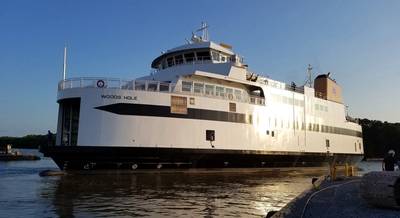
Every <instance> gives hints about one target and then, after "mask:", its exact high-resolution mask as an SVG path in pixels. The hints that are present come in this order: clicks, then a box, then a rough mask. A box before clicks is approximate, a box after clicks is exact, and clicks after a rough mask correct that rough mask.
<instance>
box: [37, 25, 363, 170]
mask: <svg viewBox="0 0 400 218" xmlns="http://www.w3.org/2000/svg"><path fill="white" fill-rule="evenodd" d="M207 27H208V26H207V25H205V24H203V25H202V26H201V28H200V29H199V30H197V31H195V32H194V33H192V38H191V40H187V43H185V44H184V45H182V46H179V47H176V48H173V49H170V50H167V51H165V52H162V53H161V55H160V56H158V57H156V58H155V59H154V60H153V62H152V63H151V67H152V69H153V71H152V73H151V74H150V75H147V76H142V77H140V78H137V79H135V80H122V79H115V78H103V77H99V78H88V77H83V78H65V66H64V79H63V80H61V81H60V82H59V84H58V95H57V102H58V104H59V109H58V125H57V136H56V142H55V145H52V146H45V147H42V148H41V151H42V152H43V153H44V155H45V156H48V157H51V158H52V159H53V160H54V161H55V163H56V164H57V165H58V167H59V168H60V169H62V170H81V169H85V170H95V169H129V170H136V169H165V168H242V167H245V168H251V167H260V168H282V167H319V166H325V165H327V164H328V163H332V162H335V163H348V164H356V163H357V162H359V161H360V160H361V159H362V158H363V154H364V150H363V139H362V129H361V126H360V125H359V124H358V122H357V120H355V119H352V118H351V117H349V116H347V112H346V106H345V105H344V103H343V98H342V89H341V87H340V85H339V84H338V83H337V82H336V81H335V80H334V79H333V78H332V76H331V75H330V73H326V74H320V75H318V76H316V78H315V79H312V77H311V74H312V72H311V71H312V68H311V66H309V67H308V69H307V72H308V76H307V78H309V79H308V82H307V83H306V84H303V85H301V86H297V85H296V84H294V83H292V84H286V83H284V82H280V81H277V80H273V79H271V78H269V77H267V76H263V75H261V74H257V73H255V72H252V71H250V70H249V67H248V65H247V64H245V63H244V60H243V58H242V57H241V56H240V55H238V54H237V53H235V52H234V51H233V49H232V46H230V45H228V44H225V43H216V42H213V41H210V40H209V39H208V31H207ZM64 60H65V58H64Z"/></svg>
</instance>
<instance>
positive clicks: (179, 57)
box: [175, 55, 183, 65]
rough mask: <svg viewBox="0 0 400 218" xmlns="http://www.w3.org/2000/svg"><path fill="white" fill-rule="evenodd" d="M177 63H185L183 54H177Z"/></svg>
mask: <svg viewBox="0 0 400 218" xmlns="http://www.w3.org/2000/svg"><path fill="white" fill-rule="evenodd" d="M175 64H176V65H178V64H183V55H177V56H175Z"/></svg>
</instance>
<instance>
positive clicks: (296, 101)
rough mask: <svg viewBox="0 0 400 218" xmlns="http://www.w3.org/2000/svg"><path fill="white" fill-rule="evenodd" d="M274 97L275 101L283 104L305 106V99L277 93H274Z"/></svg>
mask: <svg viewBox="0 0 400 218" xmlns="http://www.w3.org/2000/svg"><path fill="white" fill-rule="evenodd" d="M272 98H273V99H274V101H275V102H277V103H282V104H289V105H295V106H299V107H304V100H300V99H295V98H290V97H286V96H281V95H276V94H273V95H272Z"/></svg>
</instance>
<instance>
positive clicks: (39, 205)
mask: <svg viewBox="0 0 400 218" xmlns="http://www.w3.org/2000/svg"><path fill="white" fill-rule="evenodd" d="M45 169H56V166H55V165H54V163H53V162H52V161H51V160H50V159H48V158H44V159H42V160H40V161H33V162H8V163H5V162H0V187H1V190H2V191H1V192H2V193H1V194H0V214H1V216H5V217H57V216H58V217H99V216H100V217H132V216H151V217H177V216H180V217H188V216H190V217H217V216H218V217H224V216H239V217H260V216H265V215H266V214H267V212H268V211H270V210H279V209H280V208H281V207H283V206H284V205H285V204H286V203H288V202H289V201H290V200H291V199H293V198H294V197H296V196H297V195H298V194H299V193H301V192H302V191H303V190H305V189H306V188H307V187H309V185H310V182H311V177H312V176H315V175H321V173H322V172H320V171H316V172H312V173H310V172H309V173H304V172H299V171H290V172H277V171H275V172H265V171H249V170H241V171H236V172H226V171H224V172H220V171H215V170H214V171H212V172H205V171H202V172H176V171H175V172H168V173H159V172H156V171H153V172H146V173H127V172H126V171H125V172H119V173H118V172H115V171H106V172H102V173H96V174H87V171H85V174H78V175H65V176H56V177H39V176H38V173H39V172H40V171H42V170H45Z"/></svg>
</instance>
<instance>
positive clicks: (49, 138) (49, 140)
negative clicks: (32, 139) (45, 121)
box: [47, 130, 53, 146]
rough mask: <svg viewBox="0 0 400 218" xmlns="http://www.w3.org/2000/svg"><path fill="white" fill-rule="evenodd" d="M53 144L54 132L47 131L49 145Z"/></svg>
mask: <svg viewBox="0 0 400 218" xmlns="http://www.w3.org/2000/svg"><path fill="white" fill-rule="evenodd" d="M52 145H53V133H51V131H50V130H49V131H47V146H52Z"/></svg>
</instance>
